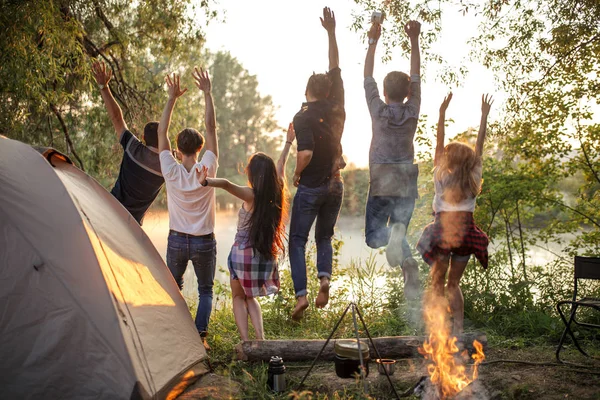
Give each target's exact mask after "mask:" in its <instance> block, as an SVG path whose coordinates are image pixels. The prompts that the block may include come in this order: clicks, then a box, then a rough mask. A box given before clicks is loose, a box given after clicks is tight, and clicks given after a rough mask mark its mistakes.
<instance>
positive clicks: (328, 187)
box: [289, 178, 344, 297]
mask: <svg viewBox="0 0 600 400" xmlns="http://www.w3.org/2000/svg"><path fill="white" fill-rule="evenodd" d="M343 197H344V183H343V182H342V181H341V179H339V178H337V179H336V178H334V179H332V180H331V181H330V182H328V183H325V184H323V185H321V186H319V187H316V188H309V187H307V186H304V185H300V186H298V191H297V192H296V196H295V197H294V205H293V206H292V220H291V222H290V243H289V252H290V264H291V269H292V280H293V281H294V290H295V291H296V297H297V296H306V293H307V291H306V242H307V241H308V234H309V233H310V228H311V227H312V225H313V223H314V222H315V219H316V220H317V225H316V227H315V241H316V243H317V271H318V275H317V276H318V277H319V278H321V277H323V276H325V277H328V278H329V277H331V265H332V263H333V248H332V247H331V238H332V237H333V228H334V227H335V223H336V222H337V218H338V215H339V213H340V208H341V207H342V199H343Z"/></svg>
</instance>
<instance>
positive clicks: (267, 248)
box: [246, 153, 288, 260]
mask: <svg viewBox="0 0 600 400" xmlns="http://www.w3.org/2000/svg"><path fill="white" fill-rule="evenodd" d="M246 175H247V176H248V182H249V183H250V187H252V190H253V191H254V208H253V210H252V215H251V216H250V220H249V221H248V227H247V228H248V231H249V239H250V240H251V241H252V246H253V247H254V248H255V249H256V250H257V251H258V252H259V253H260V254H261V255H262V256H263V257H264V258H266V259H269V260H272V259H274V258H277V256H278V254H282V253H283V252H284V251H285V240H284V236H285V220H286V218H287V211H288V201H287V196H286V193H285V182H284V180H283V179H282V178H280V177H279V175H278V174H277V167H276V166H275V162H273V159H272V158H271V157H269V156H268V155H266V154H264V153H256V154H253V155H252V156H251V157H250V160H248V166H247V167H246Z"/></svg>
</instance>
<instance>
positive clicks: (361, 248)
mask: <svg viewBox="0 0 600 400" xmlns="http://www.w3.org/2000/svg"><path fill="white" fill-rule="evenodd" d="M236 226H237V212H233V211H230V212H219V213H217V220H216V224H215V236H216V239H217V273H216V279H217V280H219V281H220V282H222V283H228V282H229V273H228V272H227V256H228V255H229V250H230V249H231V245H232V244H233V240H234V237H235V233H236ZM143 229H144V231H145V232H146V234H147V235H148V236H149V237H150V240H152V243H154V246H156V248H157V250H158V252H159V253H160V255H161V256H162V257H163V259H165V257H166V254H167V237H168V234H169V218H168V214H167V212H166V211H151V212H149V213H148V214H147V215H146V217H145V218H144V225H143ZM336 237H337V238H338V239H341V240H342V241H343V242H344V244H343V245H342V248H341V252H340V257H339V261H340V265H344V266H346V265H348V264H350V262H351V261H352V260H366V259H368V258H369V257H370V256H371V255H372V256H373V257H374V259H375V262H376V263H377V264H379V265H382V266H385V265H387V264H386V260H385V254H383V253H380V252H378V251H374V250H372V249H370V248H369V247H368V246H367V245H366V244H365V241H364V219H363V218H361V217H348V216H342V217H340V219H339V221H338V224H337V226H336ZM417 237H418V236H417ZM310 238H314V229H313V231H312V232H311V234H310ZM413 240H416V239H413ZM409 242H412V240H411V239H409ZM412 244H416V243H412ZM309 245H310V242H309ZM493 248H494V245H493V244H491V245H490V251H493ZM555 253H560V246H559V245H551V246H550V247H549V249H543V248H541V247H535V246H533V247H532V248H531V249H530V250H529V251H528V252H527V256H528V258H530V260H533V261H534V263H535V264H537V265H541V264H545V263H547V262H551V261H552V260H554V259H555V258H556V255H555ZM416 256H417V254H415V257H416ZM219 267H221V268H219ZM281 267H282V268H288V267H289V264H288V261H287V259H286V260H285V262H284V264H283V265H282V266H281ZM219 269H222V270H223V271H220V270H219ZM333 273H334V274H335V271H333ZM183 295H184V297H185V298H186V299H188V300H190V301H195V300H196V298H197V289H196V276H195V274H194V270H193V268H192V264H191V262H190V263H189V265H188V268H187V270H186V272H185V275H184V289H183Z"/></svg>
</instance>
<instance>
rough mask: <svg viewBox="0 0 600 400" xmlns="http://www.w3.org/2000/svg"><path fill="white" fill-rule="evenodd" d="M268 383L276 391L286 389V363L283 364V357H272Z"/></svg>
mask: <svg viewBox="0 0 600 400" xmlns="http://www.w3.org/2000/svg"><path fill="white" fill-rule="evenodd" d="M267 385H269V388H270V389H271V390H272V391H274V392H283V391H285V365H283V360H282V359H281V357H277V356H273V357H271V360H270V361H269V377H268V379H267Z"/></svg>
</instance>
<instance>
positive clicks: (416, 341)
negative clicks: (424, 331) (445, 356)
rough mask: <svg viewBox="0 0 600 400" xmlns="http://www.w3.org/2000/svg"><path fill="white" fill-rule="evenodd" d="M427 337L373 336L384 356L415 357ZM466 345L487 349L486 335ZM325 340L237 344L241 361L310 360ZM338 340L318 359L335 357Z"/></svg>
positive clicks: (476, 336) (475, 335) (469, 339)
mask: <svg viewBox="0 0 600 400" xmlns="http://www.w3.org/2000/svg"><path fill="white" fill-rule="evenodd" d="M363 340H364V341H365V342H366V343H367V344H368V345H369V349H370V352H371V359H372V360H374V359H376V358H378V357H377V353H376V352H375V349H373V346H371V344H370V342H369V339H366V338H362V339H361V342H362V341H363ZM424 340H425V338H424V337H418V336H389V337H377V338H373V342H374V343H375V346H377V350H379V354H380V355H381V357H382V358H394V359H396V358H413V357H422V356H421V355H419V352H418V350H417V349H418V348H419V347H420V346H422V345H423V341H424ZM462 340H463V342H464V344H465V347H466V348H467V349H469V350H471V351H472V350H473V340H477V341H479V342H480V343H481V344H482V345H483V347H484V350H485V349H486V348H487V337H486V335H485V334H484V333H481V332H478V333H469V334H465V335H464V336H463V338H462ZM324 344H325V340H308V339H300V340H294V339H291V340H249V341H246V342H241V343H239V344H238V345H237V346H235V351H236V355H237V359H238V360H243V361H269V359H270V358H271V356H280V357H282V358H283V360H284V361H311V360H313V359H314V358H315V357H316V356H317V354H319V351H320V350H321V348H323V345H324ZM334 345H335V340H331V341H330V342H329V343H328V344H327V347H326V348H325V350H323V354H321V357H319V360H333V358H334V357H335V354H334Z"/></svg>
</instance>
